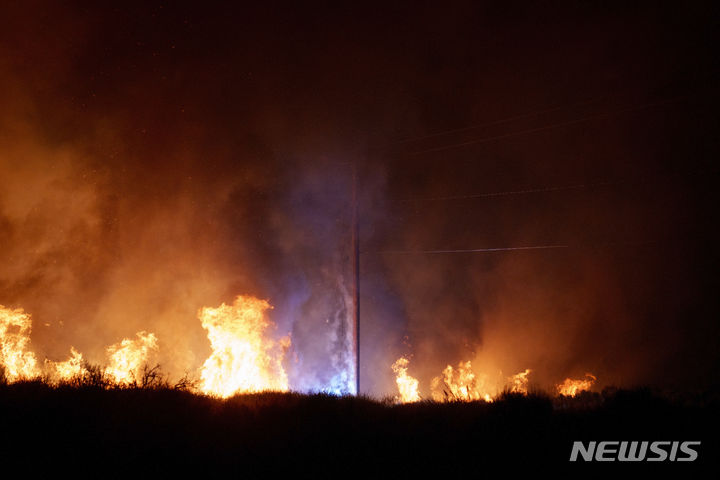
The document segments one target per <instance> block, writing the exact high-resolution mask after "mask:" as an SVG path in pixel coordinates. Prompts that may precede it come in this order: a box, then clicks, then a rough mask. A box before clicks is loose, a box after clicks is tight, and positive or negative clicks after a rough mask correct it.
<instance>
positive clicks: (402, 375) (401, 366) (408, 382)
mask: <svg viewBox="0 0 720 480" xmlns="http://www.w3.org/2000/svg"><path fill="white" fill-rule="evenodd" d="M409 363H410V361H409V360H408V359H407V358H405V357H400V358H398V359H397V361H396V362H395V363H393V365H392V369H393V372H395V375H396V377H395V382H397V386H398V391H399V392H400V396H399V397H396V400H397V401H398V402H400V403H412V402H419V401H420V394H419V393H418V381H417V379H416V378H413V377H411V376H410V375H408V374H407V367H408V364H409Z"/></svg>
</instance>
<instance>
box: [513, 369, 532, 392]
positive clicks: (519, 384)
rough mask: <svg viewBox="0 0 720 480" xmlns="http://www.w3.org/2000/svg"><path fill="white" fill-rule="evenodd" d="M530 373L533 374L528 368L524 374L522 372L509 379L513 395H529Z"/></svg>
mask: <svg viewBox="0 0 720 480" xmlns="http://www.w3.org/2000/svg"><path fill="white" fill-rule="evenodd" d="M530 372H532V370H530V369H529V368H528V369H526V370H525V371H524V372H520V373H518V374H515V375H513V376H512V377H510V378H508V382H509V384H510V392H511V393H522V394H523V395H527V393H528V375H529V374H530Z"/></svg>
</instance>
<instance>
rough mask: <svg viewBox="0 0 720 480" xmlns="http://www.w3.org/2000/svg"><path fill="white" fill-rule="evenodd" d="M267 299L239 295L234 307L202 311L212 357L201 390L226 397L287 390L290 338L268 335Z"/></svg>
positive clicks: (206, 364) (201, 316) (224, 305)
mask: <svg viewBox="0 0 720 480" xmlns="http://www.w3.org/2000/svg"><path fill="white" fill-rule="evenodd" d="M271 308H272V306H271V305H270V304H269V303H268V302H267V301H265V300H259V299H257V298H254V297H250V296H242V295H241V296H238V297H237V298H236V299H235V302H234V303H233V304H232V305H226V304H224V303H223V304H222V305H220V306H219V307H218V308H208V307H206V308H203V309H201V310H200V312H199V314H198V316H199V318H200V321H201V322H202V326H203V328H205V329H206V330H207V331H208V338H209V339H210V344H211V348H212V354H211V355H210V357H209V358H208V359H207V360H206V361H205V363H204V364H203V367H202V370H201V373H200V377H201V387H200V390H201V391H202V392H204V393H206V394H210V395H216V396H219V397H223V398H227V397H229V396H231V395H234V394H236V393H244V392H259V391H264V390H274V391H283V392H284V391H287V390H288V377H287V374H286V373H285V369H284V368H283V365H282V362H283V358H284V356H285V352H286V351H287V349H288V348H289V347H290V337H289V336H286V337H283V338H282V339H281V340H280V341H278V342H275V341H273V340H272V339H271V338H269V337H268V336H267V330H268V328H269V327H271V326H273V324H272V323H271V322H270V321H269V320H268V319H267V317H266V315H265V311H266V310H268V309H271Z"/></svg>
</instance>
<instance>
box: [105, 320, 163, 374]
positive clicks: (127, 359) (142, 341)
mask: <svg viewBox="0 0 720 480" xmlns="http://www.w3.org/2000/svg"><path fill="white" fill-rule="evenodd" d="M157 349H158V345H157V337H155V335H154V334H152V333H147V332H138V333H137V339H135V340H131V339H129V338H126V339H124V340H123V341H122V342H120V343H116V344H114V345H111V346H109V347H108V348H107V353H108V356H109V357H110V365H109V366H108V367H107V368H106V369H105V374H106V375H107V376H108V377H109V378H110V379H111V380H112V381H114V382H115V383H117V384H120V385H123V384H130V383H135V382H139V381H140V380H141V378H142V369H143V367H145V366H146V365H147V362H148V357H149V355H150V352H151V351H157Z"/></svg>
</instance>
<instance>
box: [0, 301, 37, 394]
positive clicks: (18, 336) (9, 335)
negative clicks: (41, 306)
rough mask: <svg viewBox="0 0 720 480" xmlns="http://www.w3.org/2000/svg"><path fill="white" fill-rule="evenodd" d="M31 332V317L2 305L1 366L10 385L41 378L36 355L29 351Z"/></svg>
mask: <svg viewBox="0 0 720 480" xmlns="http://www.w3.org/2000/svg"><path fill="white" fill-rule="evenodd" d="M31 330H32V322H31V320H30V315H29V314H27V313H25V311H24V310H23V309H22V308H18V309H15V310H11V309H9V308H5V307H4V306H2V305H0V366H2V367H3V370H4V374H5V378H6V380H7V381H8V382H10V383H12V382H17V381H20V380H24V379H28V378H35V377H39V376H40V370H39V368H38V365H37V359H36V358H35V354H34V353H33V352H29V351H27V347H28V343H30V331H31Z"/></svg>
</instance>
